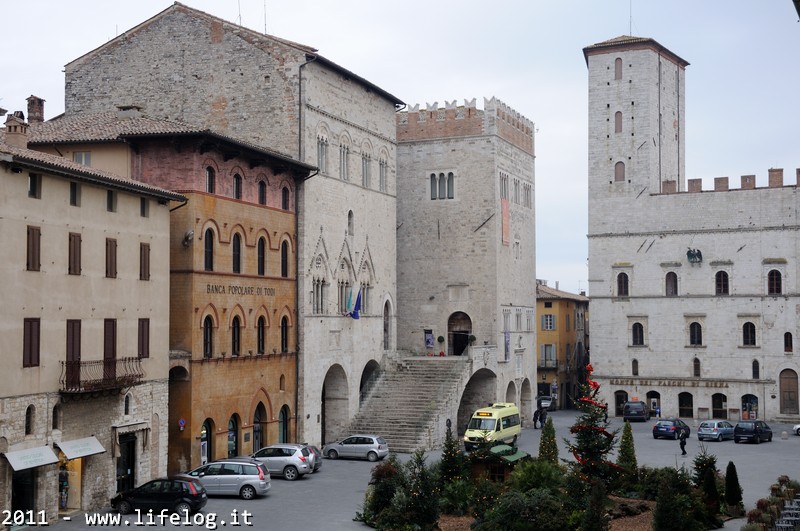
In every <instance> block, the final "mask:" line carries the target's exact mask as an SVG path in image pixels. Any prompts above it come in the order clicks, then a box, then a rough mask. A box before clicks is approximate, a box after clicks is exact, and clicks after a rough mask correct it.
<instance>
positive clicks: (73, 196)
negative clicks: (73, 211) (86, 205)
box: [69, 182, 81, 206]
mask: <svg viewBox="0 0 800 531" xmlns="http://www.w3.org/2000/svg"><path fill="white" fill-rule="evenodd" d="M69 204H70V205H71V206H81V185H80V184H78V183H76V182H71V183H69Z"/></svg>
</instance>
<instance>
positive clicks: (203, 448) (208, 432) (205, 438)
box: [200, 419, 214, 465]
mask: <svg viewBox="0 0 800 531" xmlns="http://www.w3.org/2000/svg"><path fill="white" fill-rule="evenodd" d="M213 460H214V421H213V420H211V419H206V420H205V422H203V427H202V428H200V464H201V465H204V464H206V463H208V462H209V461H213Z"/></svg>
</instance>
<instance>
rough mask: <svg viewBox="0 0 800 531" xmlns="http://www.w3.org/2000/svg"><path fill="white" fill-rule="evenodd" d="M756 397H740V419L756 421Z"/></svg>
mask: <svg viewBox="0 0 800 531" xmlns="http://www.w3.org/2000/svg"><path fill="white" fill-rule="evenodd" d="M757 418H759V416H758V397H757V396H756V395H749V394H748V395H742V419H744V420H750V419H757Z"/></svg>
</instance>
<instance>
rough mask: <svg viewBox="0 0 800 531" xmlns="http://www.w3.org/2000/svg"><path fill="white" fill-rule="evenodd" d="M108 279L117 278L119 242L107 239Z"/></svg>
mask: <svg viewBox="0 0 800 531" xmlns="http://www.w3.org/2000/svg"><path fill="white" fill-rule="evenodd" d="M106 278H117V240H115V239H113V238H106Z"/></svg>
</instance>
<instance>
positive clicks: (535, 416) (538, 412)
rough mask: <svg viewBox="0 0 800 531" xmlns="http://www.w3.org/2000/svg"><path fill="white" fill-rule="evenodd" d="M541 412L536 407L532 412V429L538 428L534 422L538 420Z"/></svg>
mask: <svg viewBox="0 0 800 531" xmlns="http://www.w3.org/2000/svg"><path fill="white" fill-rule="evenodd" d="M541 414H542V412H541V410H539V409H537V410H536V411H534V412H533V429H534V430H538V429H539V427H538V426H536V424H537V423H538V422H539V417H540V416H541Z"/></svg>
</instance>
